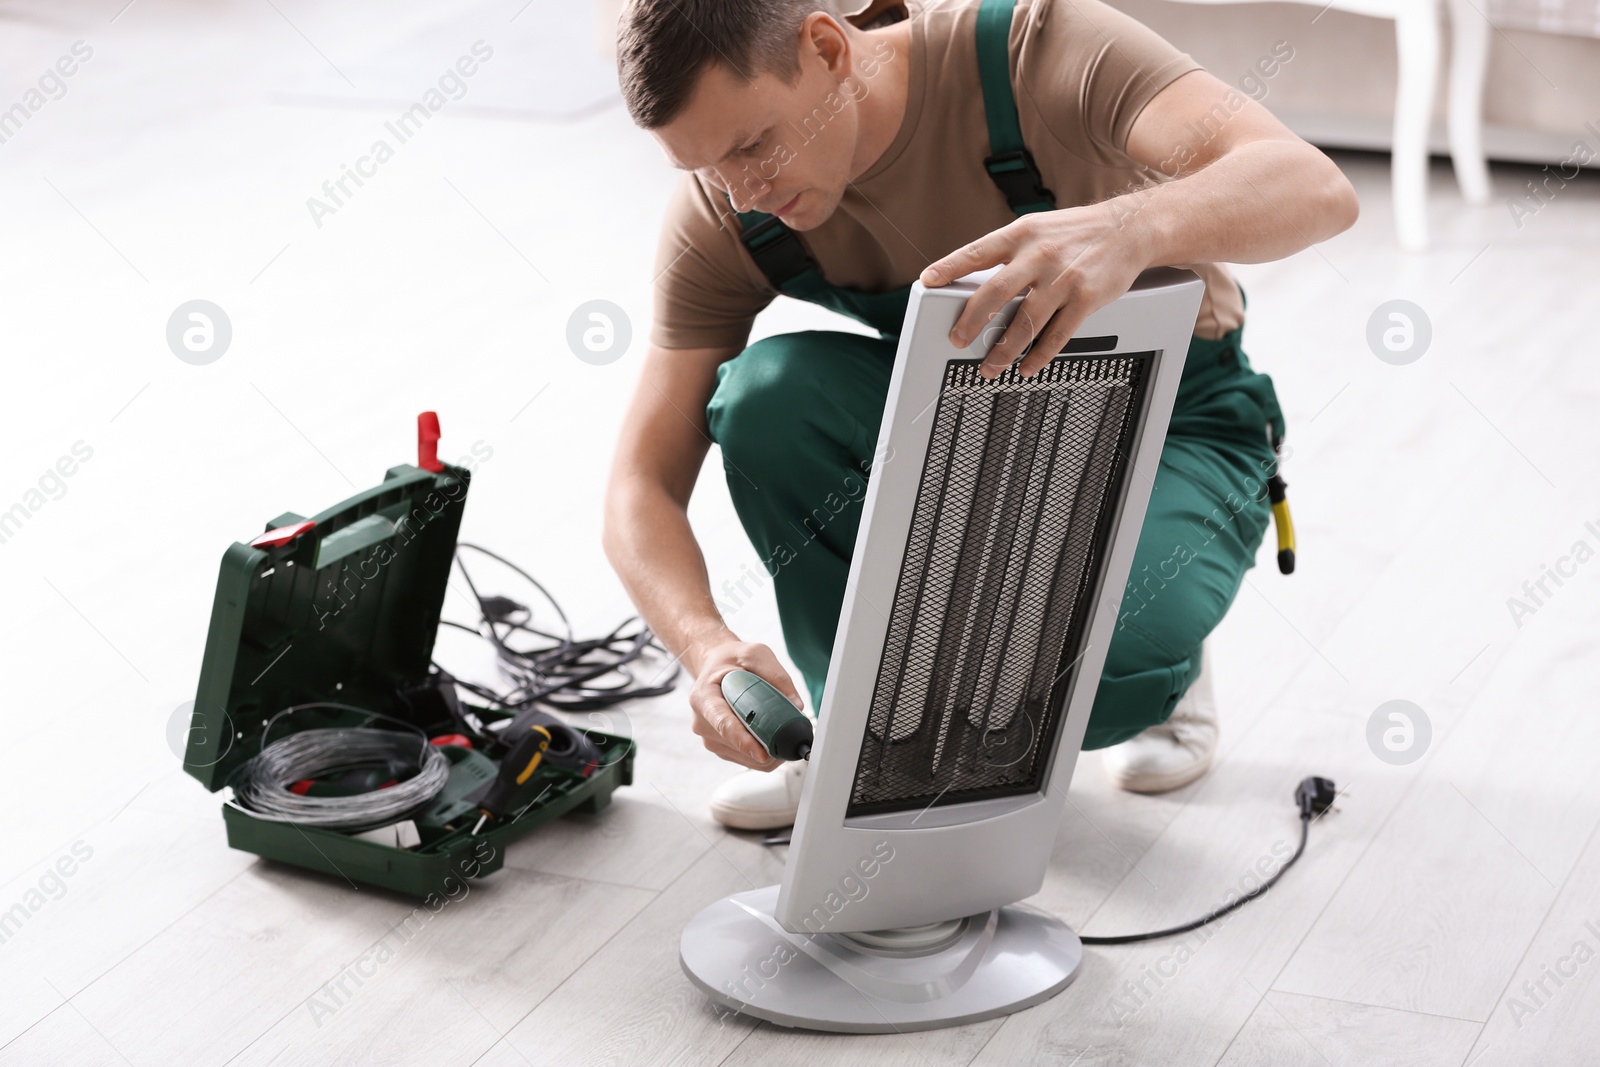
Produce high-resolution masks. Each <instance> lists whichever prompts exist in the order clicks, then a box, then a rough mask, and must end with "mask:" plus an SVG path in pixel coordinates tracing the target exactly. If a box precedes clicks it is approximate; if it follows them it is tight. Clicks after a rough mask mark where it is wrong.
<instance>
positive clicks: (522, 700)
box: [433, 542, 681, 737]
mask: <svg viewBox="0 0 1600 1067" xmlns="http://www.w3.org/2000/svg"><path fill="white" fill-rule="evenodd" d="M463 549H467V550H471V551H473V552H477V553H479V554H481V555H483V556H487V557H488V558H489V559H492V560H494V561H495V562H497V563H499V564H501V565H503V566H505V567H507V568H508V569H510V570H511V571H512V572H514V573H515V574H517V575H518V576H520V577H521V578H522V579H523V580H524V581H526V582H527V583H528V584H529V585H531V586H533V588H534V589H535V590H537V591H538V593H539V595H540V597H541V598H542V599H543V600H544V601H545V602H546V603H547V604H549V605H550V607H551V609H552V610H553V611H554V612H555V615H556V618H557V619H559V620H560V624H561V630H560V632H559V633H552V632H550V631H548V630H545V629H541V628H540V627H538V626H535V625H534V624H533V621H532V620H533V610H532V608H530V607H528V606H527V605H526V604H523V603H521V602H519V601H517V600H515V599H513V598H511V597H508V596H503V595H499V594H495V595H490V596H485V595H484V594H483V593H481V592H479V590H478V586H477V584H476V583H475V582H474V581H473V579H472V574H471V572H470V571H469V570H468V569H467V564H466V560H465V558H464V557H463V555H462V550H463ZM455 565H456V567H457V569H459V570H460V571H461V577H462V579H463V580H464V581H465V582H466V583H467V588H468V589H469V590H470V591H471V593H472V598H473V600H474V601H475V602H476V603H477V605H478V613H479V621H478V625H477V626H476V627H473V626H467V625H464V624H462V623H458V622H452V621H450V620H448V619H447V620H444V621H443V622H442V623H441V625H444V626H450V627H453V628H455V629H458V630H465V631H466V632H468V633H475V634H477V635H478V636H480V637H482V638H483V639H484V640H486V641H488V642H489V643H490V645H492V646H493V648H494V653H495V658H496V660H497V661H498V663H499V666H500V669H501V671H502V673H504V674H505V675H506V677H507V678H508V679H509V680H510V681H511V682H512V688H511V689H510V690H509V691H507V692H498V691H496V690H494V689H492V688H490V687H488V686H485V685H480V684H479V683H476V682H470V681H467V680H465V679H462V678H458V677H456V676H455V675H453V674H451V673H450V672H449V671H446V670H445V669H444V668H443V667H441V666H440V665H439V664H438V662H437V661H435V662H434V664H433V666H434V669H436V670H437V671H438V672H439V674H440V675H441V676H442V677H443V678H444V679H445V680H447V681H450V682H453V683H454V684H455V685H456V686H457V687H459V688H460V689H462V690H463V691H465V692H467V693H471V694H472V695H473V696H476V697H477V698H479V699H480V700H483V701H485V702H486V703H488V704H489V705H490V706H491V708H492V709H493V710H497V711H500V712H509V713H513V714H514V713H515V712H518V711H521V710H523V709H526V708H529V707H532V706H535V705H543V706H544V707H547V708H552V709H554V710H557V711H566V712H577V711H597V710H602V709H605V708H610V707H614V706H616V705H618V704H621V703H623V702H624V701H628V700H638V699H643V698H648V697H657V696H663V695H665V694H667V693H670V692H672V691H673V690H674V689H675V688H676V683H677V679H678V675H679V673H680V672H681V667H680V666H679V665H678V664H677V663H676V662H674V663H673V664H672V666H671V668H670V670H669V671H668V672H667V673H666V674H665V676H664V677H663V676H661V675H660V674H659V673H658V675H657V677H656V678H655V679H651V680H649V681H645V680H642V679H640V678H638V677H636V675H635V670H636V669H637V668H638V667H641V666H643V661H644V660H645V657H646V656H647V655H648V654H651V653H660V654H661V655H662V656H666V655H669V653H668V652H667V650H666V649H665V648H664V647H663V646H662V645H661V644H660V642H658V641H657V640H656V637H655V634H654V632H652V631H651V629H650V628H649V627H648V626H646V625H645V624H644V622H643V621H642V620H640V619H639V618H638V616H630V617H629V618H627V619H624V620H623V621H622V622H621V623H619V624H618V625H617V626H616V627H615V628H614V629H612V630H611V632H609V633H607V634H605V635H603V636H600V637H594V638H584V639H579V638H577V637H575V636H574V635H573V632H572V623H571V622H570V621H569V620H568V618H567V614H566V612H565V611H563V610H562V608H561V604H560V603H559V602H558V601H557V600H556V598H555V597H554V596H553V595H551V593H550V591H549V590H548V589H546V588H545V587H544V585H543V584H542V583H540V582H539V580H538V579H536V578H534V577H533V575H531V574H529V573H528V572H527V571H525V570H523V569H522V568H521V567H519V566H517V565H516V564H515V563H512V562H511V561H510V560H508V559H506V558H505V557H504V556H501V555H498V554H497V553H494V552H491V551H490V550H488V549H487V548H484V547H482V546H481V545H475V544H470V543H467V542H462V543H460V544H458V545H457V546H456V555H455ZM456 718H457V721H458V722H459V723H460V724H461V725H462V726H464V727H466V728H467V729H468V730H470V731H471V732H472V733H474V734H476V735H478V736H479V737H485V736H487V737H497V736H498V735H497V734H496V733H495V732H494V731H491V730H489V728H488V725H487V724H484V723H478V724H474V723H472V722H470V721H469V720H467V719H466V718H465V716H464V715H462V714H457V715H456ZM498 721H499V722H505V721H508V720H506V719H500V720H498Z"/></svg>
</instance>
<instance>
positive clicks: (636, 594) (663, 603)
mask: <svg viewBox="0 0 1600 1067" xmlns="http://www.w3.org/2000/svg"><path fill="white" fill-rule="evenodd" d="M738 354H739V350H738V349H724V348H692V349H685V348H678V349H666V348H660V347H658V346H656V345H651V346H650V349H649V352H648V354H647V355H646V357H645V365H644V368H643V371H642V372H641V374H640V376H639V384H638V387H637V388H636V390H635V392H634V395H633V400H632V402H631V403H630V404H629V407H628V411H627V414H626V416H625V417H624V418H623V421H622V433H621V435H620V437H619V438H618V441H617V451H616V457H615V459H614V460H613V461H612V467H611V476H610V480H609V483H608V484H607V487H606V500H605V532H604V537H603V540H604V546H605V551H606V556H607V558H609V559H610V561H611V566H612V567H613V568H614V569H615V570H616V572H617V575H618V577H620V578H621V579H622V584H623V586H624V587H625V588H626V589H627V591H628V595H629V597H631V598H632V600H633V603H634V606H635V607H637V608H638V609H639V615H640V617H641V618H643V619H644V621H645V622H646V624H648V625H649V626H650V628H651V629H652V630H654V631H655V633H656V636H657V637H659V638H660V639H661V642H662V644H664V645H665V646H666V647H667V648H668V650H670V651H671V652H672V653H673V654H675V655H677V656H678V657H679V658H680V659H681V660H682V662H683V664H684V666H685V667H686V668H687V669H688V671H689V673H690V675H691V676H693V677H694V679H695V681H694V685H693V688H692V689H691V690H690V693H689V704H690V707H691V708H692V709H693V711H694V715H695V722H694V730H695V733H697V734H699V735H700V736H701V737H702V738H703V739H704V741H705V745H706V747H707V748H708V749H710V750H711V751H712V752H714V753H716V754H717V755H719V756H721V757H722V758H724V759H728V760H732V761H734V762H736V763H742V764H744V765H745V766H747V767H755V768H758V769H761V770H771V769H772V768H773V767H776V766H778V764H779V761H777V760H774V759H771V758H770V757H769V756H768V755H767V753H766V750H765V749H763V748H762V747H761V744H760V742H758V741H757V740H756V739H755V738H754V737H753V736H752V735H751V734H750V732H749V731H748V730H746V729H745V728H744V726H743V725H742V724H741V723H740V722H739V720H738V719H737V718H736V717H735V716H734V714H733V711H732V709H730V708H729V707H728V705H727V702H726V701H724V700H723V698H722V692H721V689H720V688H719V683H720V682H721V680H722V676H723V675H725V674H727V673H728V672H729V671H731V670H734V669H735V668H743V669H745V670H749V671H753V672H754V673H756V674H757V675H759V676H761V677H762V678H765V679H766V680H767V681H769V682H771V683H772V684H773V685H775V686H777V687H778V689H779V690H781V691H783V692H784V693H785V695H787V696H788V697H789V698H790V699H791V700H793V701H794V702H795V703H796V704H797V705H799V704H801V703H802V702H801V699H800V696H799V693H798V691H797V690H796V689H795V686H794V683H793V681H791V680H790V678H789V675H788V672H786V671H785V670H784V669H783V667H782V666H781V665H780V664H779V663H778V659H777V657H776V656H775V655H774V654H773V653H772V650H771V649H769V648H768V647H767V646H765V645H761V644H755V643H750V642H744V641H740V640H739V638H738V637H737V636H736V635H735V634H734V633H733V631H732V630H730V629H729V628H728V626H727V624H726V623H725V622H724V621H723V618H722V615H721V613H720V612H719V611H718V610H717V606H716V602H715V601H714V600H713V599H712V596H711V582H710V579H709V578H708V576H707V574H706V563H705V556H704V554H703V553H702V552H701V551H700V546H699V544H698V543H697V542H696V541H695V538H694V532H693V530H692V529H691V528H690V526H689V515H688V507H689V497H690V495H691V494H692V493H693V492H694V484H695V481H696V479H697V478H698V477H699V474H700V467H701V464H702V463H703V462H704V460H705V456H706V451H707V450H708V449H709V448H710V446H711V438H710V436H709V435H708V434H707V432H706V422H705V409H706V404H707V402H708V401H710V399H711V394H712V392H713V390H714V389H715V388H716V375H717V367H718V366H719V365H720V364H722V363H724V362H726V361H727V360H729V359H732V358H733V357H734V356H736V355H738Z"/></svg>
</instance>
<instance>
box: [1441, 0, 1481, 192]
mask: <svg viewBox="0 0 1600 1067" xmlns="http://www.w3.org/2000/svg"><path fill="white" fill-rule="evenodd" d="M1448 2H1449V5H1450V101H1449V106H1450V159H1451V161H1452V162H1453V163H1454V164H1455V171H1456V183H1457V184H1458V185H1460V186H1461V197H1462V199H1464V200H1465V201H1466V202H1467V203H1469V204H1487V203H1488V202H1489V168H1488V167H1487V166H1486V165H1485V164H1484V160H1483V76H1484V71H1485V70H1486V69H1487V68H1488V66H1489V20H1488V19H1487V18H1485V17H1484V14H1483V12H1482V11H1480V10H1478V9H1477V8H1475V7H1473V6H1472V4H1471V3H1470V2H1469V0H1448Z"/></svg>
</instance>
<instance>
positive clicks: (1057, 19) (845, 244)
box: [650, 0, 1244, 348]
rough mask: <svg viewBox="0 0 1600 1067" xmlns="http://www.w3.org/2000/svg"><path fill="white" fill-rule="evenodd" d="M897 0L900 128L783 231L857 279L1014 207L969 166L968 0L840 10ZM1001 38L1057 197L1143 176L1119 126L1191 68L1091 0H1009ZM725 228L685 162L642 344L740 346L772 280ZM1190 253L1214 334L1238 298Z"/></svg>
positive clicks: (981, 227) (711, 194)
mask: <svg viewBox="0 0 1600 1067" xmlns="http://www.w3.org/2000/svg"><path fill="white" fill-rule="evenodd" d="M897 5H899V6H903V7H904V8H905V10H906V11H908V12H909V16H910V18H911V19H912V20H913V21H912V26H911V46H910V55H909V56H901V55H899V54H896V55H894V56H893V57H891V58H889V59H887V61H886V62H888V63H894V62H909V64H910V76H909V77H910V80H909V95H908V98H907V103H906V111H905V117H904V120H903V121H902V123H901V126H900V130H899V132H898V134H897V135H896V136H895V139H894V141H893V142H892V143H891V144H890V145H889V147H888V149H887V150H886V151H885V152H884V153H883V155H882V157H880V158H879V159H878V161H877V162H876V163H874V164H873V165H872V166H871V168H869V169H868V170H867V171H866V172H865V173H864V174H862V175H861V176H860V177H859V178H857V179H856V180H855V182H854V183H853V184H852V185H851V186H847V187H846V189H845V193H844V197H843V199H842V200H841V201H840V202H839V206H838V209H837V210H836V211H835V212H834V213H833V215H831V216H830V217H829V218H828V219H827V221H825V222H823V223H822V224H821V225H820V226H818V227H816V228H815V229H811V230H807V231H805V232H803V233H799V234H797V236H798V237H799V238H800V240H801V242H802V243H803V244H804V245H805V246H806V247H807V249H808V250H809V251H810V253H811V256H812V258H813V259H814V260H815V261H816V263H817V266H818V268H819V269H820V270H821V272H822V276H823V278H824V279H826V280H827V281H828V282H831V283H832V284H834V285H839V286H844V287H846V288H850V289H855V290H858V291H861V292H868V293H881V292H887V291H889V290H891V289H897V288H899V287H901V286H904V285H909V284H910V283H911V282H913V281H915V280H916V279H917V277H918V275H920V274H921V273H922V270H923V268H925V267H926V266H928V264H930V263H932V262H934V261H935V260H937V259H939V258H941V257H943V256H945V255H948V254H949V253H950V252H952V251H954V250H956V249H957V248H960V247H961V246H963V245H965V244H967V243H968V242H970V241H973V240H975V239H977V238H979V237H981V236H983V235H984V234H986V233H990V232H993V231H994V230H997V229H1000V228H1001V227H1002V226H1005V225H1006V224H1007V223H1009V222H1011V221H1012V220H1014V219H1015V218H1016V217H1017V216H1016V215H1015V214H1014V213H1013V212H1012V210H1011V209H1010V207H1009V206H1008V205H1007V204H1006V200H1005V196H1004V195H1003V194H1002V193H1001V192H1000V190H999V188H998V187H997V186H996V185H995V184H994V182H993V180H992V179H991V178H990V177H989V175H988V172H987V171H985V170H984V169H983V160H984V157H985V156H987V155H988V154H989V151H990V150H989V128H988V124H987V123H986V122H985V120H984V110H983V92H982V89H981V87H980V84H979V79H978V52H977V36H976V21H977V15H978V5H979V0H903V3H902V0H887V2H886V0H875V2H873V3H872V4H870V5H869V6H868V7H866V8H865V9H864V10H863V11H861V12H859V13H857V14H854V15H851V16H850V20H851V21H852V22H853V23H855V24H857V25H865V24H867V19H868V18H876V17H880V16H881V12H882V11H883V10H884V9H885V8H891V9H892V8H894V7H896V6H897ZM1010 47H1011V56H1012V60H1011V71H1012V78H1011V80H1012V87H1013V92H1014V93H1015V96H1016V101H1017V114H1018V119H1019V121H1020V123H1021V126H1022V139H1023V143H1024V144H1026V145H1027V146H1028V149H1029V151H1030V152H1032V153H1033V157H1034V160H1035V161H1036V162H1037V164H1038V166H1039V170H1040V172H1041V173H1042V175H1043V177H1044V185H1045V187H1046V188H1048V189H1049V190H1051V191H1052V192H1053V193H1054V194H1055V202H1056V206H1057V207H1063V208H1064V207H1070V206H1075V205H1081V204H1090V203H1095V202H1098V201H1100V200H1104V199H1107V198H1108V197H1111V196H1113V195H1117V194H1119V193H1123V192H1127V191H1129V190H1130V189H1133V188H1136V187H1138V186H1139V185H1141V184H1143V183H1144V178H1143V177H1142V172H1141V171H1140V169H1139V168H1138V166H1137V165H1136V164H1135V163H1134V162H1133V160H1132V159H1131V158H1130V157H1129V156H1128V155H1127V154H1126V153H1125V152H1124V151H1123V146H1124V145H1125V144H1126V143H1127V139H1128V130H1129V128H1130V127H1132V125H1133V121H1134V119H1135V118H1136V117H1137V116H1138V114H1139V112H1140V110H1141V109H1142V108H1143V107H1144V106H1145V104H1147V103H1149V101H1150V100H1151V98H1152V97H1154V96H1155V95H1156V93H1158V92H1159V91H1160V90H1161V89H1163V88H1165V87H1166V86H1167V85H1168V84H1170V83H1171V82H1172V81H1173V80H1174V79H1176V78H1177V77H1178V76H1179V75H1182V74H1185V73H1187V72H1189V71H1191V70H1198V69H1200V65H1199V64H1198V63H1196V62H1195V61H1194V60H1193V59H1191V58H1190V57H1189V56H1188V55H1187V54H1186V53H1183V52H1180V51H1178V50H1177V48H1175V47H1174V46H1172V45H1171V44H1169V43H1167V41H1165V40H1164V39H1162V38H1161V37H1160V36H1158V35H1157V34H1156V33H1155V31H1153V30H1151V29H1149V28H1147V27H1145V26H1144V25H1142V24H1141V23H1139V22H1137V21H1135V20H1134V19H1132V18H1130V17H1129V16H1127V15H1124V14H1122V13H1121V12H1119V11H1116V10H1114V9H1113V8H1111V7H1108V6H1107V5H1105V4H1104V3H1101V2H1100V0H1016V9H1015V13H1014V15H1013V17H1012V20H1011V38H1010ZM880 76H881V74H880ZM867 84H868V85H869V86H870V82H868V83H867ZM868 91H870V88H869V90H868ZM789 136H790V137H791V138H795V139H796V140H798V138H800V137H803V136H804V134H803V133H799V134H797V133H796V131H794V130H790V131H789ZM790 147H791V148H795V149H798V147H799V145H798V143H796V144H791V146H790ZM739 231H740V226H739V218H738V214H737V213H736V212H735V211H734V210H733V208H732V207H731V205H729V203H728V200H727V197H726V196H725V195H724V194H723V193H722V192H721V191H720V190H718V189H717V188H716V187H715V186H712V185H710V184H709V183H707V182H705V181H703V180H702V179H701V178H700V176H699V175H698V174H695V173H689V174H686V175H684V178H683V182H682V184H680V185H679V186H678V188H677V189H676V190H675V191H674V194H673V196H672V199H671V201H670V203H669V206H668V208H667V212H666V217H665V221H664V222H663V225H662V230H661V238H660V243H659V245H658V248H657V254H656V263H655V274H656V276H657V280H656V283H655V296H654V321H653V322H652V324H651V334H650V339H651V341H652V342H653V343H655V344H657V345H660V346H662V347H664V348H713V347H730V348H743V347H744V345H745V344H746V342H747V341H748V339H749V336H750V329H751V325H752V323H753V322H754V320H755V317H756V314H757V313H758V312H759V311H761V310H762V309H763V308H765V307H766V306H767V305H768V304H770V303H771V302H772V299H773V297H775V296H777V295H778V293H777V291H776V290H775V289H774V288H773V287H772V286H771V285H770V284H769V283H768V282H767V279H766V277H765V276H764V275H763V274H762V273H761V271H760V269H759V268H758V267H757V266H756V264H755V260H754V259H752V258H751V257H750V255H749V253H748V252H746V251H745V249H744V246H743V245H742V244H741V243H740V242H739V237H738V234H739ZM1189 266H1190V268H1191V269H1193V270H1194V271H1196V272H1197V273H1198V274H1199V275H1200V277H1201V278H1202V279H1204V281H1205V283H1206V292H1205V299H1204V300H1203V302H1202V303H1201V305H1200V316H1199V320H1198V322H1197V323H1196V324H1195V330H1194V332H1195V334H1196V335H1198V336H1200V337H1206V338H1216V337H1220V336H1222V335H1223V334H1224V333H1226V332H1227V331H1228V330H1230V329H1232V328H1234V327H1236V326H1239V325H1240V324H1242V323H1243V322H1244V303H1243V299H1242V297H1241V295H1240V292H1239V288H1238V286H1237V285H1236V284H1235V282H1234V279H1233V277H1232V275H1231V274H1229V273H1228V271H1227V269H1226V268H1225V267H1223V266H1222V265H1220V264H1215V263H1203V264H1190V265H1189Z"/></svg>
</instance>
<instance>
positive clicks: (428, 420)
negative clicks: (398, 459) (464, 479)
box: [417, 411, 444, 473]
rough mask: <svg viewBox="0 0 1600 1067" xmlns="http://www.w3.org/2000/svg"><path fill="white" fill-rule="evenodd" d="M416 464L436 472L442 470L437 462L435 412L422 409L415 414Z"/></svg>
mask: <svg viewBox="0 0 1600 1067" xmlns="http://www.w3.org/2000/svg"><path fill="white" fill-rule="evenodd" d="M417 466H419V467H421V468H422V469H423V470H425V471H433V472H435V473H438V472H439V471H442V470H444V464H443V463H440V462H439V416H438V413H437V412H432V411H424V412H423V413H422V414H420V415H418V416H417Z"/></svg>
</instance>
